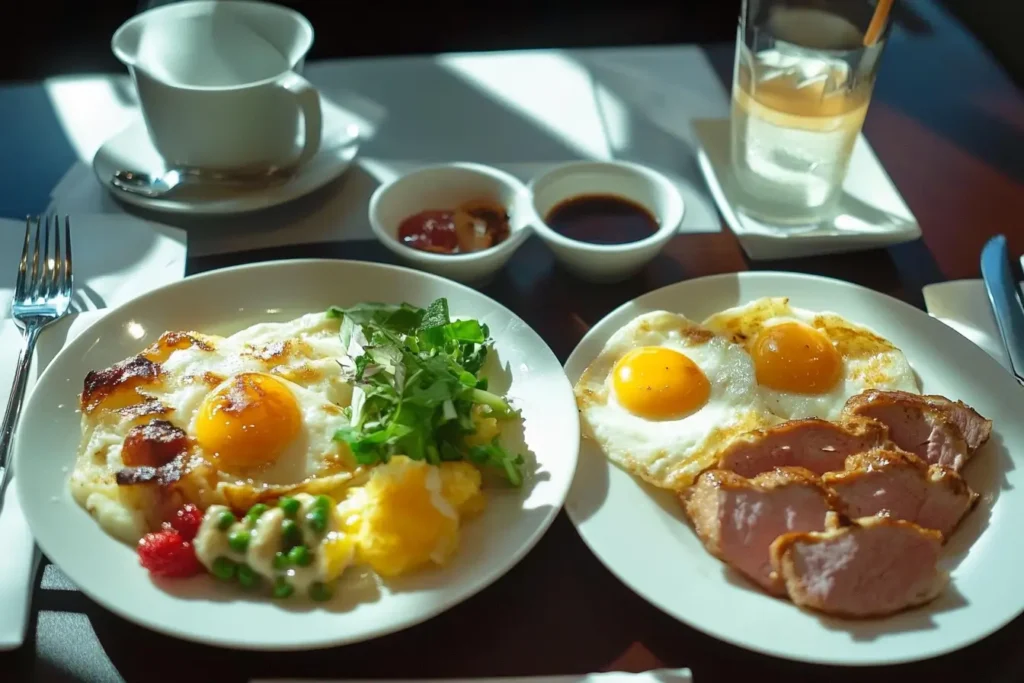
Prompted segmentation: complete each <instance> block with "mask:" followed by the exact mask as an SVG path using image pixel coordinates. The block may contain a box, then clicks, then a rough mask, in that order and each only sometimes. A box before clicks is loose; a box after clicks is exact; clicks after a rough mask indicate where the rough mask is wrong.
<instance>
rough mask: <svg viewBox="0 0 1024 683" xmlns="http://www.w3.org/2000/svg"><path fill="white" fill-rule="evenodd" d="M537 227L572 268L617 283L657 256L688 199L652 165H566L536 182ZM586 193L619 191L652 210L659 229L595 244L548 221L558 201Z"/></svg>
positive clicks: (533, 190) (587, 276) (532, 188)
mask: <svg viewBox="0 0 1024 683" xmlns="http://www.w3.org/2000/svg"><path fill="white" fill-rule="evenodd" d="M529 188H530V191H531V193H532V195H533V210H534V214H535V217H534V225H533V227H534V230H535V231H536V232H537V234H538V235H540V237H541V238H542V239H543V240H544V241H545V242H546V243H547V245H548V246H549V247H551V250H552V251H553V252H555V257H556V258H557V259H558V261H559V262H560V263H561V264H562V265H563V266H565V268H566V269H567V270H569V271H570V272H572V273H574V274H576V275H578V276H579V277H581V278H583V279H586V280H590V281H592V282H615V281H617V280H622V279H625V278H627V277H629V276H630V275H633V274H634V273H636V272H637V271H638V270H640V269H641V268H643V267H644V266H645V265H647V263H648V262H649V261H650V260H651V259H653V258H654V257H655V256H657V254H658V252H659V251H661V248H662V247H664V246H665V243H666V242H668V241H669V240H670V239H672V237H673V236H674V235H675V234H676V231H677V230H678V229H679V224H680V223H681V222H682V220H683V211H684V207H683V198H682V196H680V194H679V190H678V189H677V188H676V186H675V185H674V184H673V183H672V181H670V180H669V179H668V178H666V177H665V176H663V175H662V174H660V173H658V172H657V171H654V170H652V169H650V168H647V167H646V166H641V165H639V164H631V163H628V162H624V161H578V162H572V163H568V164H562V165H559V166H556V167H554V168H552V169H551V170H549V171H547V172H546V173H544V174H542V175H540V176H538V177H536V178H534V179H533V181H531V182H530V186H529ZM586 195H613V196H618V197H622V198H624V199H628V200H630V201H632V202H635V203H637V204H639V205H640V206H642V207H644V208H646V209H647V210H648V211H650V212H651V215H652V216H654V217H655V218H656V219H657V221H658V230H657V231H656V232H655V233H654V234H653V235H651V236H650V237H646V238H644V239H642V240H639V241H636V242H628V243H626V244H591V243H589V242H580V241H578V240H574V239H570V238H568V237H566V236H565V235H562V234H560V233H558V232H555V230H553V229H552V228H551V227H549V226H548V225H547V223H545V222H544V219H545V217H546V216H547V215H548V213H550V212H551V210H552V209H553V208H555V207H556V206H557V205H558V204H561V203H562V202H563V201H565V200H567V199H572V198H573V197H580V196H586Z"/></svg>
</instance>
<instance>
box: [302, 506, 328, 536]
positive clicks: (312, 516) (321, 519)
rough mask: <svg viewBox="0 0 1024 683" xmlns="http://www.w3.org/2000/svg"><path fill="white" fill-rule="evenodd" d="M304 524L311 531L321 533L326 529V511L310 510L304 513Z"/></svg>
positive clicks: (321, 509) (320, 509)
mask: <svg viewBox="0 0 1024 683" xmlns="http://www.w3.org/2000/svg"><path fill="white" fill-rule="evenodd" d="M306 522H307V523H308V524H309V528H310V529H312V530H313V531H316V532H318V533H323V532H324V531H325V530H326V529H327V510H324V509H323V508H315V509H313V510H310V511H309V512H307V513H306Z"/></svg>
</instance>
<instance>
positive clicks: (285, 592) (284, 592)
mask: <svg viewBox="0 0 1024 683" xmlns="http://www.w3.org/2000/svg"><path fill="white" fill-rule="evenodd" d="M273 592H274V597H275V598H282V599H283V598H288V597H291V594H292V593H294V592H295V587H294V586H292V585H291V584H290V583H288V580H287V579H285V578H284V577H283V576H279V577H277V579H276V580H275V581H274V591H273Z"/></svg>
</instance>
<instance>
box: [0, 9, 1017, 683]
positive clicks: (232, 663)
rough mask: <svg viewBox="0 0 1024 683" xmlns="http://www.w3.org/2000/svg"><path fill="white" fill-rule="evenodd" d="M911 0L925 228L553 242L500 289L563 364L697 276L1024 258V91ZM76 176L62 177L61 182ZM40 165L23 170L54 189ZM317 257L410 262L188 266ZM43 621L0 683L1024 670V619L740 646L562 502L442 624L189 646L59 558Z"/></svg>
mask: <svg viewBox="0 0 1024 683" xmlns="http://www.w3.org/2000/svg"><path fill="white" fill-rule="evenodd" d="M912 6H913V8H914V9H915V10H916V11H917V12H919V14H920V15H921V17H922V18H923V19H924V20H925V23H926V24H927V32H926V34H924V35H917V36H909V35H906V34H904V33H902V32H897V34H896V36H895V37H894V40H893V42H892V44H891V45H890V46H889V48H888V54H887V55H886V58H885V63H884V64H883V67H882V70H881V76H880V80H879V83H878V86H877V90H876V94H875V98H874V102H873V103H872V105H871V110H870V113H869V114H868V119H867V124H866V132H867V135H868V137H869V139H870V140H871V142H872V144H873V146H874V148H875V150H876V152H877V154H878V156H879V157H880V158H881V160H882V162H883V164H884V165H885V167H886V169H887V170H888V172H889V173H890V175H891V176H892V178H893V180H894V181H895V183H896V185H897V186H898V187H899V188H900V191H901V192H902V193H903V196H904V197H905V198H906V200H907V203H908V204H909V206H910V208H911V209H912V210H913V212H914V213H915V214H916V216H917V217H918V219H919V220H920V223H921V225H922V230H923V234H924V236H923V239H921V240H919V241H917V242H914V243H911V244H907V245H902V246H898V247H894V248H890V249H886V250H875V251H868V252H861V253H857V254H850V255H843V256H831V257H817V258H808V259H800V260H793V261H785V262H780V261H775V262H762V263H751V262H748V261H747V260H746V259H745V258H744V255H743V253H742V252H741V250H740V248H739V245H738V244H737V242H736V240H735V238H734V237H733V236H732V234H731V233H729V232H728V231H723V232H721V233H719V234H710V235H688V236H681V237H678V238H676V239H675V240H674V241H673V242H672V243H671V244H670V245H669V246H668V248H667V249H666V250H665V252H664V253H663V254H662V255H661V256H660V257H659V258H658V259H657V260H656V261H655V262H654V263H652V264H651V266H650V267H648V268H647V269H646V270H645V271H644V272H643V273H642V274H640V275H639V276H637V277H635V278H634V279H632V280H630V281H628V282H626V283H622V284H617V285H610V286H597V287H595V286H593V285H585V284H582V283H580V282H579V281H577V280H575V279H574V278H572V277H571V276H569V275H567V274H565V273H563V272H562V271H560V270H559V269H558V268H557V267H555V266H554V263H553V259H552V256H551V254H550V253H549V252H548V251H547V250H546V248H545V247H544V246H543V245H542V244H540V243H539V242H538V241H536V240H532V241H530V242H528V243H527V245H525V246H524V247H523V248H522V249H521V250H520V251H519V252H518V253H517V254H516V255H515V257H514V258H513V259H512V261H511V262H510V264H509V266H508V268H507V269H506V270H505V271H504V273H503V274H502V275H501V277H500V278H498V279H497V280H496V281H495V282H494V283H493V284H492V285H490V286H489V287H487V288H485V289H484V291H485V293H487V294H488V295H490V296H492V297H493V298H495V299H497V300H498V301H500V302H502V303H503V304H505V305H507V306H508V307H510V308H511V309H512V310H514V311H515V312H517V313H518V314H519V315H520V316H522V317H523V318H524V319H525V320H526V321H527V322H528V323H529V324H530V325H532V326H533V327H534V328H535V329H536V330H537V331H538V332H539V333H540V334H541V335H542V336H543V337H544V338H545V339H546V340H547V341H548V343H549V344H550V345H551V347H552V348H553V350H554V351H555V353H556V354H557V355H558V356H559V358H561V359H563V360H564V359H565V358H566V357H567V356H568V355H569V353H570V352H571V351H572V349H573V347H574V346H575V345H576V343H577V342H578V341H579V340H580V338H581V337H582V336H583V334H584V333H585V332H586V330H587V328H588V327H589V326H590V325H592V324H594V323H595V322H597V321H598V320H599V319H600V318H601V317H602V316H604V315H605V314H606V313H608V312H609V311H610V310H612V309H613V308H614V307H616V306H617V305H619V304H620V303H622V302H624V301H626V300H628V299H630V298H632V297H635V296H637V295H639V294H642V293H644V292H647V291H649V290H651V289H654V288H657V287H660V286H663V285H666V284H669V283H673V282H677V281H679V280H681V279H685V278H693V277H697V276H701V275H711V274H714V273H723V272H734V271H739V270H746V269H772V270H793V271H799V272H808V273H817V274H823V275H829V276H832V277H838V278H841V279H845V280H849V281H853V282H857V283H860V284H863V285H866V286H869V287H871V288H874V289H876V290H879V291H882V292H885V293H887V294H891V295H893V296H896V297H898V298H901V299H904V300H906V301H909V302H911V303H913V304H917V305H921V287H922V286H923V285H926V284H929V283H931V282H937V281H941V280H944V279H953V278H963V277H975V276H977V273H978V265H977V260H978V254H979V251H980V249H981V246H982V244H983V242H984V241H985V239H986V238H988V237H989V236H991V235H992V234H995V233H997V232H1005V233H1007V234H1008V236H1009V238H1010V244H1011V248H1012V249H1014V250H1015V251H1016V252H1017V253H1024V227H1022V223H1021V220H1022V219H1021V216H1024V187H1022V179H1024V97H1022V96H1021V93H1020V92H1018V91H1017V90H1016V88H1015V87H1014V86H1013V85H1012V84H1011V82H1010V81H1009V79H1008V78H1007V77H1006V76H1005V75H1004V74H1003V73H1002V72H1001V71H1000V70H999V69H998V68H997V67H996V66H995V64H994V63H993V61H992V60H991V58H990V57H989V56H988V55H987V53H986V52H985V51H984V49H983V48H981V47H980V46H979V45H978V44H977V43H975V42H974V41H973V39H972V38H970V37H969V36H968V35H967V34H966V33H965V32H964V31H963V29H962V27H960V26H959V25H958V24H956V23H955V22H954V21H953V20H952V19H950V18H949V17H948V16H947V15H945V14H944V13H942V12H941V11H940V10H937V9H935V8H934V7H933V6H931V5H928V4H923V3H914V4H913V5H912ZM708 52H709V54H710V55H711V56H712V59H713V61H714V62H715V63H716V67H717V68H718V69H719V72H720V74H721V76H722V78H723V80H724V81H726V82H728V81H729V80H730V79H731V73H730V71H731V63H732V47H731V46H728V45H718V46H710V47H708ZM0 109H2V107H0ZM55 158H58V159H60V158H62V157H60V154H59V153H58V154H56V155H55ZM6 163H8V162H3V161H0V164H6ZM54 163H55V164H59V163H65V164H66V161H64V162H60V161H56V162H54ZM4 170H5V171H8V172H9V171H11V168H10V167H8V168H6V169H4ZM61 170H62V168H59V169H57V170H56V171H53V170H52V169H51V170H48V171H46V172H45V173H46V174H49V175H51V176H52V175H53V174H54V173H56V175H57V176H59V173H60V172H61ZM30 176H31V174H30ZM39 177H40V176H39V175H38V174H37V175H36V176H32V177H30V178H28V179H27V181H26V182H30V183H31V182H32V178H35V179H36V182H37V183H41V182H42V181H41V180H39ZM51 184H52V181H51ZM38 208H42V207H38ZM308 256H326V257H335V258H356V259H365V260H374V261H383V262H391V261H392V260H393V259H392V257H391V256H390V254H389V252H387V251H385V250H384V249H383V248H381V247H380V246H379V245H377V244H376V243H374V242H346V243H338V244H320V245H304V246H296V247H288V248H275V249H270V250H263V251H254V252H246V253H237V254H231V255H226V256H217V257H208V258H197V259H191V260H190V262H189V271H190V272H191V273H197V272H203V271H207V270H211V269H214V268H222V267H225V266H230V265H235V264H239V263H247V262H252V261H261V260H271V259H281V258H293V257H308ZM1021 590H1024V582H1022V585H1021ZM736 618H737V619H743V615H742V614H737V615H736ZM29 634H30V635H29V640H28V642H27V643H26V644H25V645H24V646H23V647H22V648H21V649H20V650H18V651H16V652H13V653H5V654H0V680H2V681H28V680H36V681H61V680H119V679H122V678H123V679H125V680H128V681H175V682H176V683H177V682H180V681H183V680H197V681H213V680H216V681H219V682H224V683H229V682H231V681H243V680H247V679H249V678H253V677H285V676H300V677H317V678H428V677H429V678H435V677H467V676H508V675H533V674H564V673H582V672H588V671H599V670H605V669H609V668H614V669H623V670H643V669H648V668H654V667H659V666H672V667H676V666H688V667H691V668H692V669H693V671H694V672H695V675H696V677H697V680H698V681H699V683H710V682H712V681H734V680H740V679H744V678H751V677H756V678H758V679H761V680H783V679H785V680H793V681H819V680H820V681H830V682H837V681H855V680H856V681H860V680H873V681H889V680H892V681H900V682H901V683H903V682H904V681H905V680H906V678H907V677H908V676H911V677H913V678H921V679H927V680H949V681H952V680H963V679H965V678H967V677H970V678H971V679H972V680H982V681H1021V680H1024V648H1022V647H1021V643H1022V642H1024V618H1021V619H1017V620H1016V621H1015V622H1013V623H1012V624H1010V625H1009V626H1007V627H1006V628H1004V629H1002V630H1001V631H999V632H998V633H996V634H994V635H992V636H990V637H989V638H987V639H985V640H984V641H982V642H980V643H978V644H976V645H973V646H971V647H968V648H966V649H964V650H962V651H960V652H957V653H954V654H950V655H947V656H944V657H940V658H937V659H933V660H930V661H927V662H921V663H916V664H909V665H902V666H895V667H886V668H883V669H869V670H864V669H859V670H858V669H839V668H831V667H823V666H810V665H804V664H797V663H791V662H786V661H781V660H777V659H773V658H770V657H765V656H761V655H757V654H753V653H750V652H746V651H744V650H741V649H738V648H735V647H732V646H730V645H726V644H724V643H721V642H718V641H716V640H714V639H712V638H709V637H707V636H705V635H703V634H701V633H699V632H697V631H695V630H693V629H690V628H688V627H687V626H684V625H683V624H681V623H679V622H677V621H676V620H674V619H673V618H671V617H668V616H666V615H664V614H662V613H661V612H659V611H658V610H657V609H656V608H654V607H652V606H650V605H649V604H647V603H646V602H645V601H643V600H642V599H640V598H638V597H637V596H636V595H634V594H633V593H632V592H631V591H630V590H629V589H628V588H626V587H625V586H623V585H622V584H621V583H619V582H618V581H617V580H616V579H615V578H614V577H613V576H612V575H611V574H610V573H609V572H608V571H607V570H605V569H604V567H603V566H602V565H601V564H600V563H599V562H598V561H597V560H596V559H595V558H594V557H593V555H591V553H590V552H589V550H588V549H587V548H586V547H585V546H584V544H583V543H582V541H581V540H580V538H579V536H578V534H577V533H576V531H575V529H574V528H573V526H572V524H571V523H570V522H569V520H568V518H567V517H566V516H565V515H564V514H560V515H559V516H558V518H557V519H556V520H555V522H554V524H553V526H552V527H551V529H550V531H549V532H548V533H547V535H546V536H545V537H544V538H543V539H542V540H541V541H540V543H538V545H537V546H536V548H535V549H534V550H533V552H531V553H530V554H529V555H528V556H527V557H526V558H525V559H524V560H523V561H522V562H520V564H519V565H518V566H516V567H515V568H514V569H512V570H511V571H510V572H509V573H508V574H507V575H506V576H505V577H504V578H502V579H501V580H499V581H497V582H496V583H495V584H494V585H493V586H491V587H490V588H488V589H487V590H485V591H483V592H482V593H481V594H479V595H477V596H476V597H474V598H472V599H470V600H468V601H466V602H465V603H463V604H461V605H459V606H457V607H455V608H453V609H451V610H450V611H448V612H446V613H444V614H442V615H441V616H439V617H437V618H435V619H433V620H431V621H429V622H427V623H425V624H422V625H420V626H416V627H413V628H410V629H408V630H406V631H403V632H400V633H397V634H394V635H391V636H387V637H384V638H379V639H377V640H374V641H371V642H367V643H362V644H358V645H352V646H348V647H344V648H337V649H332V650H323V651H315V652H306V653H292V654H266V653H239V652H232V651H228V650H221V649H216V648H211V647H205V646H201V645H195V644H191V643H186V642H183V641H178V640H174V639H171V638H167V637H164V636H160V635H157V634H154V633H151V632H149V631H147V630H145V629H143V628H141V627H137V626H135V625H133V624H131V623H129V622H126V621H124V620H122V619H121V618H119V617H116V616H114V615H113V614H111V613H109V612H107V611H106V610H104V609H103V608H101V607H99V606H98V605H96V604H95V603H93V602H91V601H90V600H89V599H87V598H86V597H85V596H83V595H82V594H81V593H79V592H77V591H76V590H75V589H74V587H73V586H72V585H70V584H69V583H68V582H67V580H66V578H64V577H63V576H62V575H61V574H60V572H59V570H57V569H56V568H55V567H52V566H45V567H44V569H43V570H42V572H41V577H40V588H39V589H38V590H37V591H36V593H35V597H34V602H33V605H32V621H31V623H30V625H29Z"/></svg>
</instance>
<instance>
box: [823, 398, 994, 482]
mask: <svg viewBox="0 0 1024 683" xmlns="http://www.w3.org/2000/svg"><path fill="white" fill-rule="evenodd" d="M843 410H844V413H845V414H846V415H859V416H861V417H868V418H871V419H874V420H878V421H879V422H881V423H882V424H884V425H885V426H886V427H888V428H889V439H890V440H891V441H892V442H893V443H894V444H896V445H897V446H898V447H900V448H902V449H903V450H905V451H910V452H911V453H913V454H914V455H916V456H918V457H920V458H922V459H923V460H925V461H926V462H928V463H934V464H937V465H945V466H946V467H952V468H953V469H955V470H956V471H958V472H959V471H960V470H961V469H962V468H963V466H964V464H965V463H966V462H967V460H968V458H970V456H971V454H972V453H973V452H974V451H975V450H976V449H977V448H978V447H979V446H981V445H982V444H983V443H984V442H985V441H986V440H987V439H988V437H989V435H990V434H991V432H992V423H991V421H989V420H986V419H985V418H983V417H982V416H981V415H978V413H976V412H975V411H974V409H972V408H970V407H969V406H967V405H965V404H963V403H954V402H952V401H950V400H949V399H947V398H944V397H942V396H919V395H917V394H908V393H907V392H905V391H878V390H874V389H872V390H869V391H865V392H864V393H862V394H857V395H856V396H853V397H851V398H850V400H848V401H847V402H846V406H845V407H844V409H843ZM965 435H969V436H970V441H968V440H967V437H966V436H965ZM972 444H974V445H973V446H972Z"/></svg>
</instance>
